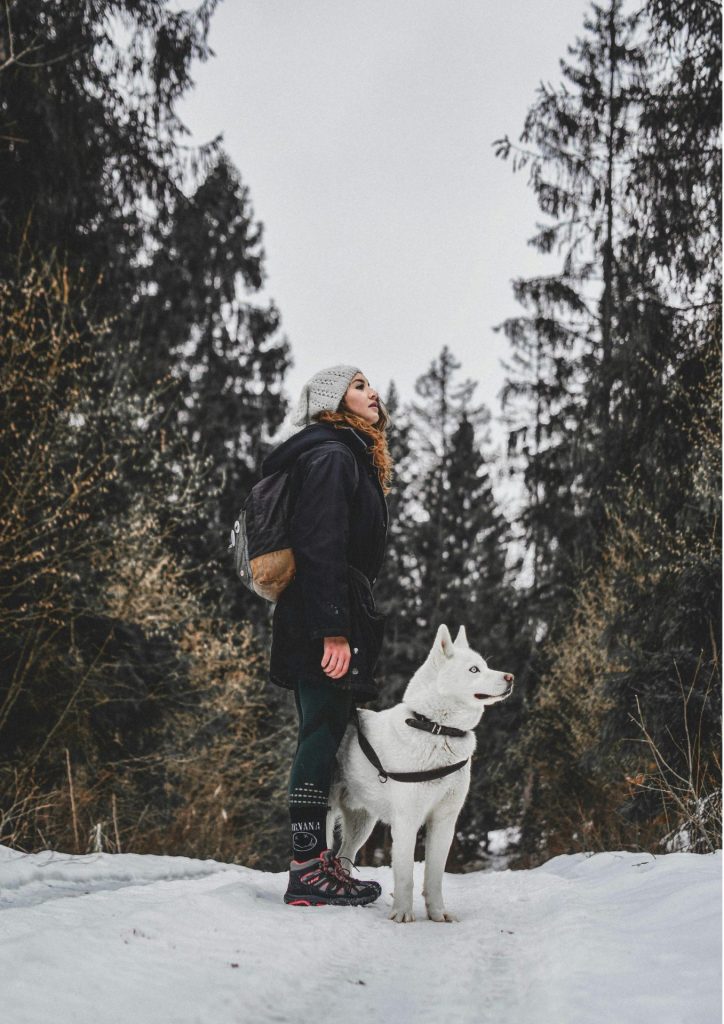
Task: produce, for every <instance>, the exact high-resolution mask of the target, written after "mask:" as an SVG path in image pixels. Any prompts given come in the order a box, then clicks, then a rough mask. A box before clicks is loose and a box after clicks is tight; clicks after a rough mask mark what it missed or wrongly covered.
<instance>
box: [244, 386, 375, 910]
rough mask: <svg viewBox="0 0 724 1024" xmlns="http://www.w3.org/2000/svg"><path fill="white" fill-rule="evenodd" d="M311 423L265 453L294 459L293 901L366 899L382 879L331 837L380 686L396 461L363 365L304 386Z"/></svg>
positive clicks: (281, 623) (277, 634)
mask: <svg viewBox="0 0 724 1024" xmlns="http://www.w3.org/2000/svg"><path fill="white" fill-rule="evenodd" d="M294 423H295V425H296V426H300V427H302V428H303V429H301V430H300V431H298V433H296V434H294V435H293V436H292V437H290V438H289V439H288V440H287V441H285V442H284V443H283V444H281V445H279V447H278V448H276V449H275V450H274V451H273V452H272V453H271V454H270V455H269V456H268V457H267V459H266V460H265V463H264V467H263V470H264V474H265V475H266V474H269V473H274V472H276V471H277V470H280V469H288V470H290V497H291V507H292V509H293V513H292V519H291V542H292V548H293V550H294V557H295V561H296V566H297V569H296V575H295V577H294V579H293V580H292V582H291V583H290V585H289V586H288V587H287V589H286V590H285V591H284V592H283V593H282V595H281V596H280V598H279V601H278V602H277V604H276V607H275V609H274V621H273V628H272V647H271V660H270V666H269V674H270V678H271V680H272V681H273V682H275V683H277V684H278V685H280V686H284V687H287V688H288V689H293V690H294V696H295V700H296V705H297V712H298V715H299V741H298V745H297V751H296V754H295V757H294V762H293V764H292V769H291V774H290V780H289V815H290V824H291V844H292V861H291V864H290V870H289V886H288V888H287V892H286V893H285V896H284V900H285V902H286V903H288V904H291V905H294V906H310V905H313V906H319V905H322V904H329V903H332V904H343V905H344V904H348V905H349V904H351V905H356V904H362V903H370V902H372V900H375V899H377V897H378V896H379V894H380V887H379V885H377V883H376V882H362V881H360V880H359V879H353V878H352V877H351V875H350V873H349V871H348V870H347V869H346V868H345V867H343V865H342V864H341V863H340V861H339V860H338V859H337V858H336V857H335V856H334V853H333V852H332V851H331V850H329V849H327V842H326V815H327V799H328V796H329V787H330V784H331V780H332V772H333V769H334V763H335V756H336V753H337V749H338V747H339V744H340V742H341V740H342V736H343V735H344V732H345V729H346V727H347V724H348V722H349V719H350V715H351V713H352V711H353V709H354V707H355V703H356V701H360V700H361V701H365V700H369V699H370V698H372V697H374V696H375V694H376V692H377V687H376V683H375V680H374V676H373V673H374V668H375V663H376V661H377V657H378V654H379V650H380V646H381V643H382V633H383V629H384V616H383V615H381V614H380V613H379V612H377V611H376V609H375V603H374V598H373V596H372V584H373V583H374V582H375V579H376V578H377V575H378V573H379V571H380V566H381V564H382V560H383V557H384V550H385V542H386V536H387V503H386V501H385V494H386V493H387V492H388V491H389V481H390V476H391V469H392V462H391V459H390V456H389V452H388V450H387V442H386V439H385V430H386V427H387V423H388V417H387V413H386V411H385V409H384V406H383V405H382V403H381V402H380V399H379V395H378V394H377V391H376V390H375V389H374V388H373V387H371V385H370V383H369V381H368V380H367V378H366V377H365V375H364V374H363V373H362V371H361V370H359V369H358V368H357V367H355V366H332V367H329V368H328V369H326V370H321V371H320V372H319V373H316V374H315V375H314V376H313V377H312V378H311V379H310V380H309V381H307V383H306V384H305V385H304V388H303V389H302V394H301V397H300V399H299V405H298V406H297V410H296V413H295V416H294Z"/></svg>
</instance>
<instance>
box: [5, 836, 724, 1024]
mask: <svg viewBox="0 0 724 1024" xmlns="http://www.w3.org/2000/svg"><path fill="white" fill-rule="evenodd" d="M721 864H722V859H721V854H717V855H714V856H708V857H703V856H702V857H696V856H693V855H688V854H670V855H668V856H664V857H659V858H656V859H655V860H654V858H652V857H651V856H648V855H645V854H630V853H605V854H598V855H596V856H594V857H590V858H586V857H583V856H575V857H558V858H556V859H555V860H552V861H550V862H549V863H548V864H546V865H544V866H543V867H541V868H538V869H536V870H534V871H516V872H509V871H506V872H499V873H477V874H471V875H463V876H461V875H449V876H447V877H446V883H445V892H446V900H447V905H448V908H449V909H450V910H452V911H453V913H457V914H458V916H459V917H460V918H461V920H460V922H459V923H458V924H447V925H445V924H433V923H432V922H429V921H427V920H425V919H424V917H423V907H422V900H421V898H420V897H419V896H418V897H417V898H416V912H418V914H419V919H418V922H416V923H415V924H413V925H395V924H393V923H392V922H390V921H388V920H387V907H388V905H389V904H390V903H391V900H390V898H389V890H390V889H391V873H390V871H389V869H387V868H380V869H378V870H376V871H368V870H365V871H364V872H363V873H364V874H365V875H367V876H370V875H371V876H373V877H376V878H377V879H378V880H379V881H380V882H381V883H382V885H383V892H384V895H383V897H382V899H381V900H380V901H379V902H378V903H377V904H374V905H372V906H370V907H366V908H321V909H301V908H289V907H285V906H284V905H283V904H282V903H281V894H282V892H283V889H284V885H285V876H284V875H282V874H265V873H262V872H258V871H253V870H251V869H248V868H240V867H234V866H229V865H223V864H217V863H215V862H213V861H192V860H187V859H186V858H181V857H179V858H171V857H141V856H134V855H130V854H124V855H120V856H111V855H109V854H99V855H92V856H87V857H70V856H67V855H61V854H39V855H34V856H27V857H25V856H22V855H19V854H17V853H14V852H12V851H9V850H7V849H4V848H2V847H0V992H1V996H0V1005H2V1011H3V1013H2V1016H3V1019H5V1020H8V1021H12V1022H13V1024H46V1022H51V1021H52V1022H53V1024H71V1022H72V1024H86V1022H88V1024H90V1022H95V1024H116V1022H118V1024H121V1022H123V1024H129V1022H133V1021H137V1022H138V1024H196V1022H198V1024H232V1022H233V1024H242V1022H243V1024H246V1022H249V1024H257V1022H259V1024H262V1022H267V1021H270V1022H271V1021H289V1022H295V1024H300V1022H306V1021H308V1022H310V1024H327V1022H330V1024H331V1022H332V1021H344V1022H345V1024H357V1022H360V1024H362V1022H364V1024H382V1022H384V1024H407V1022H410V1024H412V1022H415V1024H428V1022H429V1024H433V1022H434V1024H438V1022H441V1021H445V1022H449V1024H472V1022H475V1024H485V1022H488V1021H490V1022H494V1024H599V1022H600V1024H687V1022H691V1024H719V1021H720V1020H721V1001H720V993H721V983H720V963H721V944H720V940H721V903H720V901H721ZM421 868H422V865H416V891H417V892H418V893H419V890H420V887H421V881H422V875H421Z"/></svg>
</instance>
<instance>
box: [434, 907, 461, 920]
mask: <svg viewBox="0 0 724 1024" xmlns="http://www.w3.org/2000/svg"><path fill="white" fill-rule="evenodd" d="M427 916H428V917H429V918H430V920H431V921H447V922H452V921H457V917H455V915H454V914H451V913H450V912H449V911H447V910H445V908H444V907H428V908H427Z"/></svg>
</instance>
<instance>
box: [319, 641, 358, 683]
mask: <svg viewBox="0 0 724 1024" xmlns="http://www.w3.org/2000/svg"><path fill="white" fill-rule="evenodd" d="M351 657H352V652H351V651H350V649H349V643H348V641H347V637H345V636H325V638H324V654H323V655H322V668H323V669H324V671H325V672H326V673H327V675H328V676H329V678H330V679H339V678H340V677H341V676H343V675H344V674H345V672H346V671H347V669H348V668H349V663H350V659H351Z"/></svg>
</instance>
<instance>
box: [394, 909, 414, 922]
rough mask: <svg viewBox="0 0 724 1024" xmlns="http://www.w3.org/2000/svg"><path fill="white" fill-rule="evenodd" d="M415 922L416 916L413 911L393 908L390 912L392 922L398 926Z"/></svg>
mask: <svg viewBox="0 0 724 1024" xmlns="http://www.w3.org/2000/svg"><path fill="white" fill-rule="evenodd" d="M414 920H415V915H414V914H413V913H412V911H411V910H405V909H404V908H403V907H393V908H392V910H391V911H390V921H396V922H397V923H398V924H409V923H411V922H412V921H414Z"/></svg>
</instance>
